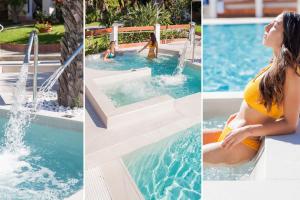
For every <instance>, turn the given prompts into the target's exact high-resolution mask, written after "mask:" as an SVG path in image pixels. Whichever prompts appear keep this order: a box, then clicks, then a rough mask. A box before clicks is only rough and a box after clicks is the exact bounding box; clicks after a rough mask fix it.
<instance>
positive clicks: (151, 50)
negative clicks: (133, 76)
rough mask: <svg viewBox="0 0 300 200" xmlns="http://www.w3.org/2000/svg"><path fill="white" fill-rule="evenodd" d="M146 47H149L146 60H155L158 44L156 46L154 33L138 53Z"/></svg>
mask: <svg viewBox="0 0 300 200" xmlns="http://www.w3.org/2000/svg"><path fill="white" fill-rule="evenodd" d="M148 46H149V52H148V58H150V59H152V58H157V54H158V44H157V41H156V37H155V34H154V33H151V34H150V40H149V42H148V43H147V44H146V45H145V46H144V47H143V48H142V49H141V50H139V51H138V53H140V52H141V51H143V50H144V49H146V48H147V47H148Z"/></svg>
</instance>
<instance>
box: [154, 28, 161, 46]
mask: <svg viewBox="0 0 300 200" xmlns="http://www.w3.org/2000/svg"><path fill="white" fill-rule="evenodd" d="M154 34H155V37H156V41H157V44H160V24H155V26H154Z"/></svg>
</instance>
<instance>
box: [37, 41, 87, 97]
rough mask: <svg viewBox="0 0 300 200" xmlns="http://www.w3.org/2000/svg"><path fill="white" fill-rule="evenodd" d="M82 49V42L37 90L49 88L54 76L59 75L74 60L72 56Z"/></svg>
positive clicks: (41, 90) (44, 90)
mask: <svg viewBox="0 0 300 200" xmlns="http://www.w3.org/2000/svg"><path fill="white" fill-rule="evenodd" d="M82 49H83V43H82V44H80V45H79V47H78V48H77V49H76V50H75V51H74V52H73V53H72V55H71V56H70V57H68V58H67V60H65V62H64V63H63V64H62V65H61V66H60V67H59V68H58V71H57V73H56V74H55V76H50V77H49V78H48V79H47V80H46V81H45V82H44V83H43V84H42V85H41V87H40V91H39V92H47V91H49V90H50V89H51V87H52V86H53V84H54V80H55V78H57V76H60V75H61V74H62V73H63V71H64V70H65V68H67V67H68V65H69V64H70V63H71V62H72V61H73V60H74V58H75V57H76V56H77V55H78V54H79V53H80V51H81V50H82Z"/></svg>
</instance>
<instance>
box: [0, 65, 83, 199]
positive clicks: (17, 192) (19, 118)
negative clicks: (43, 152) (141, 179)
mask: <svg viewBox="0 0 300 200" xmlns="http://www.w3.org/2000/svg"><path fill="white" fill-rule="evenodd" d="M64 69H65V67H60V68H59V69H58V70H56V71H55V72H54V73H53V74H52V75H51V76H50V77H49V79H48V80H47V81H46V82H45V83H44V84H43V85H42V87H41V89H40V91H39V93H38V98H37V101H36V102H32V108H34V111H38V110H40V108H41V105H42V100H41V99H42V98H40V97H41V96H47V95H51V94H52V93H51V92H49V91H50V89H51V88H52V87H53V85H54V84H55V82H56V81H57V79H58V78H59V76H60V75H61V73H62V72H63V70H64ZM27 77H28V64H23V65H22V67H21V71H20V73H19V76H18V81H17V82H16V86H15V89H14V93H13V104H12V106H11V109H10V112H9V120H8V122H7V124H6V125H5V133H4V143H3V145H1V149H0V199H47V200H50V199H63V198H65V197H67V196H69V195H70V194H71V192H72V191H71V190H70V188H71V187H73V186H74V185H76V184H77V183H78V181H79V180H78V179H73V178H69V179H67V180H60V178H59V177H56V176H55V172H54V171H52V170H51V169H48V168H46V167H43V166H41V165H40V164H34V163H36V162H37V161H39V160H41V159H42V158H40V157H34V156H33V155H31V152H30V148H29V146H26V145H25V143H24V140H23V139H24V136H25V133H26V129H27V128H28V127H29V125H30V123H31V121H32V120H33V119H34V117H35V114H34V112H32V108H31V107H30V106H27V105H26V106H25V103H26V101H27V100H28V99H27V98H26V82H27Z"/></svg>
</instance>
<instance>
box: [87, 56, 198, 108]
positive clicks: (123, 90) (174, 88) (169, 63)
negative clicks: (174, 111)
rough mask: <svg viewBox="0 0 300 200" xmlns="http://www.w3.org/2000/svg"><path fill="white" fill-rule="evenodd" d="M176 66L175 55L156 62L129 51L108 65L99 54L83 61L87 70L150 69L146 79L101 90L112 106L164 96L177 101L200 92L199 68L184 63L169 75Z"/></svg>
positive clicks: (163, 57) (113, 85) (112, 85)
mask: <svg viewBox="0 0 300 200" xmlns="http://www.w3.org/2000/svg"><path fill="white" fill-rule="evenodd" d="M177 64H178V57H177V56H173V55H159V58H158V59H153V60H149V59H147V58H145V56H143V55H140V54H136V53H132V52H126V53H124V54H123V55H122V56H117V57H116V58H115V59H114V60H112V61H111V62H104V61H102V60H101V59H100V56H99V55H93V56H89V57H88V58H87V60H86V66H87V67H90V68H96V69H101V70H129V69H137V68H142V67H149V68H151V77H149V78H143V79H136V80H132V81H128V82H119V83H114V84H111V85H107V86H105V87H103V88H102V91H103V92H104V93H105V94H106V95H107V96H108V97H109V98H110V99H111V100H112V102H113V104H114V105H115V106H116V107H120V106H124V105H128V104H131V103H135V102H139V101H142V100H146V99H149V98H151V97H155V96H159V95H164V94H168V95H170V96H172V97H174V98H181V97H184V96H187V95H191V94H194V93H197V92H200V90H201V79H200V77H201V72H200V68H198V67H195V66H193V65H191V64H189V63H186V64H185V68H184V70H183V73H182V74H177V75H173V73H174V71H175V69H176V67H177Z"/></svg>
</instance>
